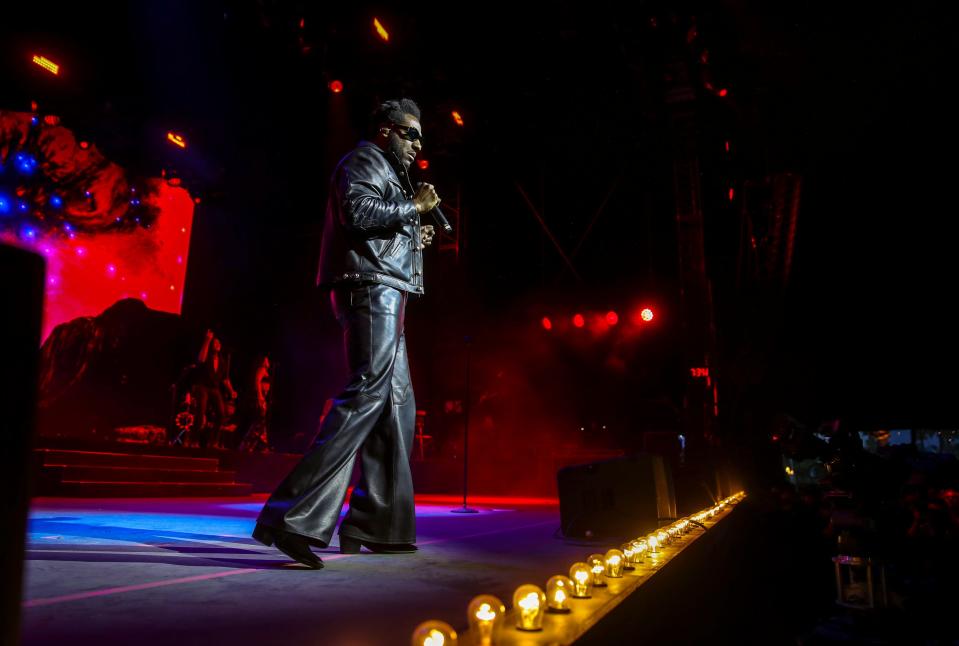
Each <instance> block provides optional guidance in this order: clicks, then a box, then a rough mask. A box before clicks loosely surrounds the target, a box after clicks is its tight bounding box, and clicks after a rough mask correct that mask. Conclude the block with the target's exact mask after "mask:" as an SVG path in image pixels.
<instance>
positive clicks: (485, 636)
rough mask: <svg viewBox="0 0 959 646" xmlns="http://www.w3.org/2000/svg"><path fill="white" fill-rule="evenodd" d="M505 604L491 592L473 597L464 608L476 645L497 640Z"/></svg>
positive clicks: (479, 645)
mask: <svg viewBox="0 0 959 646" xmlns="http://www.w3.org/2000/svg"><path fill="white" fill-rule="evenodd" d="M505 614H506V606H504V605H503V602H502V601H500V600H499V599H497V598H496V597H494V596H493V595H491V594H481V595H479V596H478V597H473V600H472V601H470V604H469V607H468V608H467V610H466V619H467V621H469V630H470V636H471V637H472V640H473V643H474V644H477V645H478V646H493V644H495V643H496V642H497V641H498V640H499V634H500V631H501V630H502V626H503V615H505Z"/></svg>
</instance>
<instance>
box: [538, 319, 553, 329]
mask: <svg viewBox="0 0 959 646" xmlns="http://www.w3.org/2000/svg"><path fill="white" fill-rule="evenodd" d="M540 325H542V326H543V329H544V330H552V329H553V322H552V321H550V320H549V317H548V316H544V317H543V318H542V320H541V321H540Z"/></svg>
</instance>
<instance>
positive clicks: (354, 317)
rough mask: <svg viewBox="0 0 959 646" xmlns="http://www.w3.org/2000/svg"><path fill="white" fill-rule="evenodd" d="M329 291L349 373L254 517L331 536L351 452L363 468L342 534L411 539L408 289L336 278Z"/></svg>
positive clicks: (321, 540) (316, 538) (323, 538)
mask: <svg viewBox="0 0 959 646" xmlns="http://www.w3.org/2000/svg"><path fill="white" fill-rule="evenodd" d="M331 298H332V301H333V311H334V313H335V314H336V317H337V320H338V321H339V322H340V326H341V327H342V328H343V339H344V343H345V345H346V357H347V362H348V364H349V369H350V373H351V374H350V380H349V383H348V384H347V385H346V388H345V389H344V390H343V392H341V393H340V394H339V396H338V397H337V398H336V400H335V401H334V405H333V407H332V408H331V409H330V412H329V413H328V414H327V416H326V418H325V419H324V420H323V425H322V427H321V429H320V433H319V436H318V437H317V440H316V443H315V444H314V446H313V448H312V449H311V450H310V452H309V453H307V454H306V455H305V456H303V459H302V460H301V461H300V463H299V464H297V466H296V467H294V469H293V470H292V471H291V472H290V474H289V475H288V476H287V477H286V479H285V480H284V481H283V482H282V483H281V484H280V486H279V487H277V489H276V491H274V492H273V495H271V496H270V498H269V500H267V501H266V504H265V505H264V507H263V510H262V511H261V512H260V517H259V518H258V519H257V522H259V523H261V524H263V525H267V526H269V527H274V528H278V529H283V530H286V531H288V532H293V533H295V534H300V535H303V536H306V537H308V538H310V539H312V540H311V542H312V543H314V544H319V545H321V546H324V547H325V546H326V545H329V542H330V538H331V537H332V536H333V530H334V528H335V527H336V521H337V519H338V518H339V513H340V509H341V508H342V506H343V499H344V497H345V496H346V488H347V486H348V485H349V481H350V476H351V475H352V471H353V462H354V460H355V459H356V455H357V452H359V456H360V461H361V462H360V466H361V471H362V475H361V477H360V480H359V482H358V483H357V484H356V486H355V487H354V488H353V494H352V496H350V510H349V513H348V514H347V516H346V518H345V519H344V520H343V522H342V524H341V525H340V534H341V535H346V536H351V537H353V538H359V539H364V540H368V541H373V542H377V543H413V542H415V541H416V525H415V522H416V516H415V513H414V506H413V478H412V476H411V474H410V463H409V458H410V451H411V450H412V446H413V432H414V427H415V423H416V403H415V401H414V399H413V387H412V385H411V383H410V370H409V363H408V362H407V357H406V339H405V337H404V335H403V318H404V312H405V310H406V300H407V294H406V292H402V291H399V290H396V289H393V288H392V287H387V286H386V285H379V284H374V285H369V286H362V287H352V288H350V287H340V288H337V289H334V290H333V292H332V294H331Z"/></svg>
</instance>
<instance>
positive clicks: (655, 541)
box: [646, 534, 659, 554]
mask: <svg viewBox="0 0 959 646" xmlns="http://www.w3.org/2000/svg"><path fill="white" fill-rule="evenodd" d="M646 544H647V545H649V553H650V554H658V553H659V538H658V537H657V536H656V534H650V535H649V536H647V537H646Z"/></svg>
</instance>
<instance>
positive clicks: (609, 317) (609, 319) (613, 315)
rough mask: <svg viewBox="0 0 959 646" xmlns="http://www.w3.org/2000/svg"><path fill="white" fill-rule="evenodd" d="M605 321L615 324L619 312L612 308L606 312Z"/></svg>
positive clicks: (617, 321) (617, 320)
mask: <svg viewBox="0 0 959 646" xmlns="http://www.w3.org/2000/svg"><path fill="white" fill-rule="evenodd" d="M606 322H607V323H609V324H610V325H616V324H617V323H619V314H617V313H616V312H614V311H612V310H610V311H608V312H606Z"/></svg>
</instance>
